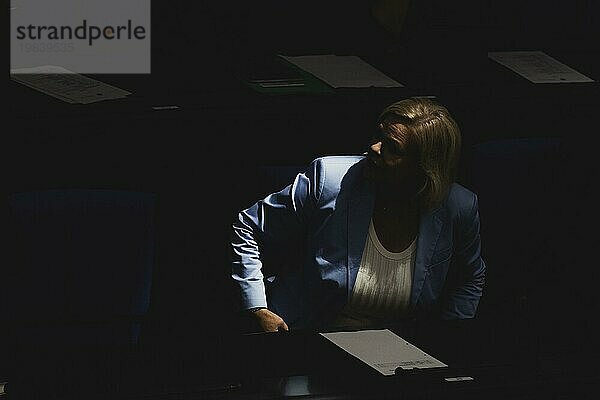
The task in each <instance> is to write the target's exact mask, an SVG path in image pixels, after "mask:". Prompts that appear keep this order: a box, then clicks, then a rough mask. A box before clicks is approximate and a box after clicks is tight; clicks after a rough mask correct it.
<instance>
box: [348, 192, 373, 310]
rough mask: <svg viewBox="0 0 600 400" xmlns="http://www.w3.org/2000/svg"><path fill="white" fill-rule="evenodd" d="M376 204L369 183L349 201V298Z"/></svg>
mask: <svg viewBox="0 0 600 400" xmlns="http://www.w3.org/2000/svg"><path fill="white" fill-rule="evenodd" d="M374 206H375V195H374V193H373V191H372V190H371V189H370V186H369V185H362V186H360V188H357V190H356V191H354V193H353V195H352V197H351V198H350V199H349V201H348V221H347V226H348V264H347V265H348V268H347V275H346V282H347V285H346V289H347V293H346V296H347V299H349V298H350V294H351V293H352V289H353V287H354V282H356V275H357V274H358V269H359V267H360V260H361V258H362V253H363V250H364V248H365V240H366V237H367V232H368V230H369V223H370V222H371V215H372V214H373V207H374Z"/></svg>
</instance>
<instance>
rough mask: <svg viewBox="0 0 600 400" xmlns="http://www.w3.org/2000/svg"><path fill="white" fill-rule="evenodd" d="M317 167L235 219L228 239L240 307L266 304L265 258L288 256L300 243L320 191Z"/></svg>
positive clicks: (309, 168) (301, 174)
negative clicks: (229, 239)
mask: <svg viewBox="0 0 600 400" xmlns="http://www.w3.org/2000/svg"><path fill="white" fill-rule="evenodd" d="M317 171H318V168H317V162H316V161H313V162H312V163H311V164H310V165H309V166H308V168H307V169H306V171H305V172H304V173H300V174H298V175H297V176H296V178H295V179H294V181H293V182H292V183H291V184H289V185H288V186H287V187H285V188H284V189H283V190H281V191H279V192H276V193H272V194H270V195H268V196H267V197H265V198H264V199H262V200H259V201H257V202H256V203H255V204H253V205H252V206H251V207H249V208H247V209H245V210H243V211H241V212H240V213H239V214H238V215H237V218H236V219H235V220H234V222H233V226H232V229H231V242H230V260H231V277H232V278H233V280H234V283H235V286H237V287H238V288H239V293H240V297H239V301H240V304H239V308H240V310H245V309H248V308H252V307H267V299H266V293H265V284H264V280H263V279H264V271H263V269H264V268H263V267H264V264H265V260H266V259H271V258H273V259H275V260H277V256H278V255H279V256H281V255H284V256H286V257H288V258H289V255H291V254H293V249H295V248H297V247H298V246H299V245H300V244H301V243H302V241H303V238H304V234H305V232H306V226H307V222H308V219H309V218H310V215H311V212H312V210H314V208H315V207H316V202H317V200H318V197H319V193H320V191H321V187H320V184H319V179H318V172H317ZM276 263H277V261H275V262H274V263H273V264H276ZM270 265H271V264H270ZM274 267H277V265H275V266H274Z"/></svg>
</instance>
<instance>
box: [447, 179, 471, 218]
mask: <svg viewBox="0 0 600 400" xmlns="http://www.w3.org/2000/svg"><path fill="white" fill-rule="evenodd" d="M446 207H448V208H449V209H450V211H451V212H452V213H453V214H466V213H472V212H476V211H477V208H478V199H477V194H475V192H473V191H471V190H470V189H468V188H467V187H465V186H463V185H461V184H460V183H453V184H452V186H450V190H449V192H448V196H447V199H446Z"/></svg>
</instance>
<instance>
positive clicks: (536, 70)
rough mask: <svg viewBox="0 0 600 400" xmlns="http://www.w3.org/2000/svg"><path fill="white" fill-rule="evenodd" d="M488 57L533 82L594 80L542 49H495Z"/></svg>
mask: <svg viewBox="0 0 600 400" xmlns="http://www.w3.org/2000/svg"><path fill="white" fill-rule="evenodd" d="M488 57H489V58H491V59H492V60H494V61H496V62H497V63H499V64H502V65H504V66H505V67H507V68H509V69H511V70H513V71H514V72H516V73H517V74H519V75H521V76H523V77H524V78H527V79H528V80H530V81H531V82H533V83H573V82H594V80H593V79H590V78H588V77H587V76H585V75H583V74H581V73H579V72H577V71H575V70H574V69H573V68H571V67H569V66H568V65H565V64H563V63H561V62H560V61H558V60H555V59H554V58H552V57H550V56H549V55H547V54H546V53H544V52H542V51H496V52H489V53H488Z"/></svg>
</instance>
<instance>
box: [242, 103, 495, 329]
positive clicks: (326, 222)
mask: <svg viewBox="0 0 600 400" xmlns="http://www.w3.org/2000/svg"><path fill="white" fill-rule="evenodd" d="M460 145H461V139H460V130H459V128H458V126H457V124H456V122H455V121H454V120H453V118H452V117H451V116H450V114H449V112H448V110H447V109H446V108H445V107H443V106H441V105H439V104H436V103H435V102H433V101H431V100H428V99H423V98H410V99H405V100H402V101H399V102H396V103H394V104H391V105H390V106H388V107H387V108H385V109H384V110H383V112H382V113H381V115H380V118H379V125H378V130H377V134H376V135H375V138H374V139H373V142H372V145H371V146H370V148H369V150H368V152H367V153H365V154H364V155H362V156H328V157H321V158H318V159H316V160H314V161H313V162H312V163H311V164H310V165H309V166H308V168H307V169H306V171H305V172H303V173H300V174H298V175H297V176H296V178H295V180H294V182H292V183H291V184H290V185H288V186H287V187H286V188H284V189H283V190H282V191H280V192H278V193H273V194H271V195H269V196H267V197H266V198H264V199H263V200H260V201H258V202H257V203H255V204H254V205H253V206H251V207H249V208H248V209H246V210H243V211H242V212H240V213H239V216H238V219H237V220H236V221H235V222H234V224H233V230H232V241H231V250H232V251H231V261H232V275H231V276H232V278H233V279H234V281H235V283H236V284H237V286H238V287H239V290H240V291H239V293H240V297H239V300H240V304H239V306H240V309H241V310H247V311H246V312H248V313H250V315H251V316H252V318H254V319H255V321H256V322H257V323H258V326H260V329H262V330H263V331H266V332H272V331H277V330H288V329H290V328H293V329H298V328H302V329H343V328H359V329H362V328H369V327H373V326H381V325H384V324H386V323H393V322H394V321H398V320H400V319H402V318H407V317H419V316H427V317H434V318H441V319H459V318H472V317H474V316H475V313H476V310H477V306H478V303H479V299H480V297H481V294H482V291H483V285H484V279H485V263H484V262H483V260H482V258H481V254H480V235H479V212H478V204H477V196H476V195H475V194H474V193H472V192H471V191H469V190H468V189H466V188H464V187H463V186H461V185H459V184H457V183H456V182H455V175H456V169H457V163H458V156H459V151H460Z"/></svg>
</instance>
